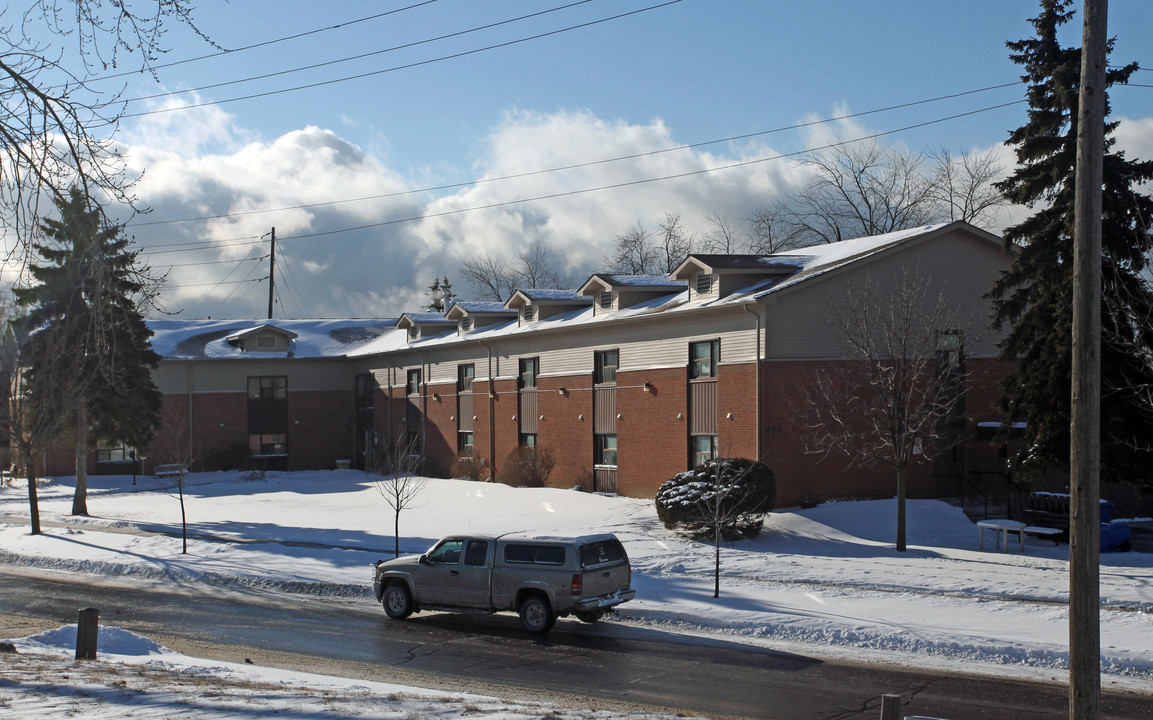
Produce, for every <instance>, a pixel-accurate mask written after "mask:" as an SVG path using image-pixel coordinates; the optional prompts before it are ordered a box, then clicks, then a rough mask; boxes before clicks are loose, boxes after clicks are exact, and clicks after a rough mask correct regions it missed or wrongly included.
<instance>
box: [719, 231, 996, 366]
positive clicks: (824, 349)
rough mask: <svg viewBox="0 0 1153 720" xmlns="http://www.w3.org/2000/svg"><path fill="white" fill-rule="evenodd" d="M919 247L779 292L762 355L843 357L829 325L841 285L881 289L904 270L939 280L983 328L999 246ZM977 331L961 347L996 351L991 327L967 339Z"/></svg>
mask: <svg viewBox="0 0 1153 720" xmlns="http://www.w3.org/2000/svg"><path fill="white" fill-rule="evenodd" d="M918 250H919V251H920V252H919V253H918V255H919V259H912V260H911V259H910V258H909V256H908V254H905V253H899V254H895V255H889V256H884V257H880V258H878V259H877V260H875V261H872V262H869V263H868V264H867V266H863V267H862V266H858V267H854V268H852V269H851V270H847V271H843V272H837V271H834V272H830V273H829V274H828V277H827V279H816V278H815V279H813V280H810V281H809V282H806V283H805V284H804V285H802V286H799V287H798V288H797V289H796V290H789V291H785V292H782V293H781V295H780V296H779V297H778V298H777V299H776V300H775V301H771V302H769V303H768V304H766V306H765V309H766V311H767V313H768V316H767V319H766V322H765V325H766V335H767V338H766V348H765V356H766V358H767V359H770V360H803V359H812V358H821V357H840V356H843V355H844V339H843V336H842V335H841V334H840V333H839V331H838V330H837V329H836V327H835V326H834V324H833V318H834V317H835V316H834V314H833V313H834V312H835V308H836V307H841V306H842V304H843V303H844V302H845V292H846V289H847V288H857V289H859V288H861V287H863V284H864V282H865V280H866V278H868V279H869V280H870V281H872V282H874V283H877V284H878V285H880V286H881V287H886V286H888V287H892V286H894V285H895V284H896V283H897V282H899V281H900V278H901V277H902V272H903V271H904V270H905V269H906V268H907V269H908V270H909V271H911V272H916V273H917V274H919V275H923V276H927V277H930V278H932V279H933V280H934V282H937V281H943V282H944V284H945V287H944V293H945V295H946V297H948V298H950V302H951V303H952V304H951V307H954V308H956V309H957V311H958V314H959V315H960V316H961V318H962V319H966V318H968V323H967V324H968V325H970V326H971V327H973V328H984V327H986V326H987V324H988V316H989V304H988V301H986V300H983V299H981V296H982V295H984V293H986V292H988V290H989V288H991V287H992V286H993V281H994V279H995V278H996V277H997V275H998V273H999V271H1000V270H1001V269H1003V268H1004V267H1005V266H1006V263H1007V262H1008V259H1007V257H1006V256H1005V255H1004V254H1003V253H1002V252H1001V251H1000V249H999V248H997V247H996V246H995V245H993V244H992V243H989V242H987V241H984V240H981V239H978V238H974V237H972V236H967V235H963V234H960V233H954V234H952V235H949V236H943V237H940V238H937V239H934V240H931V241H929V242H927V243H921V244H920V245H919V247H918ZM862 265H864V264H862ZM936 299H937V296H936V295H935V294H934V295H932V297H927V298H926V303H927V304H930V305H931V304H933V303H935V302H936ZM977 334H980V335H981V338H980V341H979V342H977V343H973V342H969V343H968V344H967V345H966V352H967V353H968V354H969V356H970V357H991V356H993V355H995V354H996V347H995V342H996V340H997V336H995V335H994V334H992V332H991V331H984V332H983V333H978V332H977V331H976V330H974V331H973V332H970V333H967V335H968V336H970V337H973V336H975V335H977ZM723 356H724V351H723V349H722V357H723Z"/></svg>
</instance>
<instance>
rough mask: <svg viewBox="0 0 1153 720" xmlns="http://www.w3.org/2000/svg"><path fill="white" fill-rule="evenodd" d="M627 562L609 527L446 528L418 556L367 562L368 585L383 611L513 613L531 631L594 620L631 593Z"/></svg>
mask: <svg viewBox="0 0 1153 720" xmlns="http://www.w3.org/2000/svg"><path fill="white" fill-rule="evenodd" d="M631 582H632V567H631V566H630V565H629V557H628V554H627V553H626V552H625V548H624V546H623V545H621V542H620V540H618V539H617V538H616V536H614V535H611V534H599V535H580V536H565V537H558V536H540V535H527V534H506V535H497V536H491V535H453V536H450V537H446V538H444V539H442V540H440V541H439V542H437V543H436V544H435V545H433V546H432V548H431V549H429V551H428V552H426V553H424V554H423V555H410V556H407V557H400V558H396V559H395V560H378V561H377V562H376V563H374V571H373V590H374V592H375V593H376V599H377V600H379V601H380V602H381V604H382V605H383V606H384V611H385V612H386V613H387V614H388V616H389V617H390V618H393V619H401V618H406V617H408V616H409V615H411V614H412V613H414V612H420V611H421V610H472V611H480V612H489V613H494V612H501V611H505V610H508V611H513V612H516V613H519V615H520V623H521V626H522V627H523V628H524V629H525V630H527V631H528V632H530V633H544V632H548V630H549V629H551V628H552V626H553V624H554V623H555V622H556V619H557V618H558V617H566V616H568V615H569V614H573V615H575V616H576V617H577V619H578V620H581V621H583V622H596V621H597V620H599V619H600V618H601V616H602V615H603V614H604V613H605V612H606V611H607V610H608V609H609V608H612V607H614V606H616V605H619V604H621V603H623V602H627V601H629V600H632V599H633V597H635V596H636V590H633V589H632V588H631V587H630V584H631Z"/></svg>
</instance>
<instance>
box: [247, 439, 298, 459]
mask: <svg viewBox="0 0 1153 720" xmlns="http://www.w3.org/2000/svg"><path fill="white" fill-rule="evenodd" d="M248 454H249V455H253V456H261V455H287V454H288V436H287V435H285V434H284V433H258V434H253V435H249V436H248Z"/></svg>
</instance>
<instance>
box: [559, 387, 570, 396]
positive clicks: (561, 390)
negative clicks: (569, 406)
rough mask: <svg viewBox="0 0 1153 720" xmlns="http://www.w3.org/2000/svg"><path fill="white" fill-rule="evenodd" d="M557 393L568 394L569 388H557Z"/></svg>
mask: <svg viewBox="0 0 1153 720" xmlns="http://www.w3.org/2000/svg"><path fill="white" fill-rule="evenodd" d="M556 394H557V395H568V389H567V388H557V389H556Z"/></svg>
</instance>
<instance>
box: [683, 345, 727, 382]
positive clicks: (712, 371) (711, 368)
mask: <svg viewBox="0 0 1153 720" xmlns="http://www.w3.org/2000/svg"><path fill="white" fill-rule="evenodd" d="M702 349H704V350H707V352H706V353H704V354H701V353H700V352H699V351H700V350H702ZM720 364H721V341H720V340H701V341H698V342H691V343H689V379H690V380H705V379H711V378H715V377H716V376H717V370H718V368H719V367H720Z"/></svg>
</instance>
